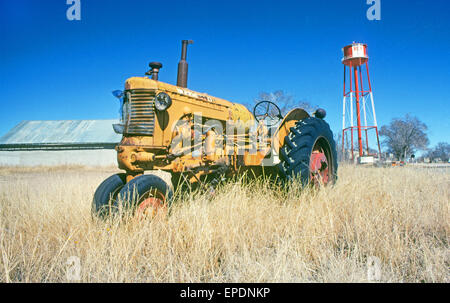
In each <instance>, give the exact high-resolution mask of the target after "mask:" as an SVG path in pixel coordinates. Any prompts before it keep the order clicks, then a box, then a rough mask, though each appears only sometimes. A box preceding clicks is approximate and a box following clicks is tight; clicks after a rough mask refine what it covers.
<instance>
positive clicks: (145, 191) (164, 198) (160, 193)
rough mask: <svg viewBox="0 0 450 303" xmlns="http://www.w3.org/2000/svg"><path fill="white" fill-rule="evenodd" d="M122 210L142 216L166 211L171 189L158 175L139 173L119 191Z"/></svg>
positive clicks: (170, 200) (171, 192)
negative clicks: (139, 174)
mask: <svg viewBox="0 0 450 303" xmlns="http://www.w3.org/2000/svg"><path fill="white" fill-rule="evenodd" d="M119 195H120V199H122V203H123V204H122V205H123V210H125V211H131V213H132V214H136V215H138V216H143V217H150V218H152V217H154V216H155V215H156V214H157V213H158V212H160V211H163V212H166V211H167V210H168V208H169V206H170V205H171V202H172V199H173V190H172V189H171V188H170V186H169V185H168V184H167V183H166V182H165V181H164V180H163V179H161V178H160V177H158V176H155V175H141V176H138V177H136V178H134V179H133V180H131V181H130V182H128V183H127V184H126V185H125V186H124V187H123V188H122V190H121V191H120V193H119Z"/></svg>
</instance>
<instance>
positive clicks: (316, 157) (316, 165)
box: [309, 147, 329, 185]
mask: <svg viewBox="0 0 450 303" xmlns="http://www.w3.org/2000/svg"><path fill="white" fill-rule="evenodd" d="M309 171H310V177H311V182H314V185H320V184H324V185H327V184H328V182H329V173H328V160H327V157H326V156H325V153H324V152H323V149H322V148H321V147H318V148H316V149H314V150H313V152H312V153H311V158H310V161H309Z"/></svg>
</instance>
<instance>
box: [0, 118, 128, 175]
mask: <svg viewBox="0 0 450 303" xmlns="http://www.w3.org/2000/svg"><path fill="white" fill-rule="evenodd" d="M114 123H118V121H117V120H56V121H22V122H20V123H19V124H18V125H17V126H15V127H14V128H13V129H11V130H10V131H9V132H8V133H7V134H6V135H4V136H3V137H1V138H0V165H2V166H11V165H12V166H22V165H23V166H36V165H48V166H52V165H71V164H72V165H73V164H76V165H95V166H98V165H100V166H108V165H116V163H117V161H116V152H115V150H114V147H115V146H116V144H117V143H119V142H120V139H121V135H119V134H116V133H115V132H114V130H113V128H112V124H114Z"/></svg>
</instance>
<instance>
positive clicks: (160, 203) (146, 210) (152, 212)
mask: <svg viewBox="0 0 450 303" xmlns="http://www.w3.org/2000/svg"><path fill="white" fill-rule="evenodd" d="M145 196H146V198H144V199H143V200H142V202H141V203H139V205H138V207H137V215H138V217H150V218H153V217H155V216H156V215H157V214H158V213H159V212H161V211H165V210H166V209H167V206H166V203H165V200H166V199H165V197H164V195H163V194H162V193H161V192H159V191H153V192H148V193H147V194H145Z"/></svg>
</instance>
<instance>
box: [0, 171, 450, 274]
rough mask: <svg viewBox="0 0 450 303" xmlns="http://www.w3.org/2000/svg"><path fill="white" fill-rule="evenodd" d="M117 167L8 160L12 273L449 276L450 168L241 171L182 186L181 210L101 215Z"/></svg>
mask: <svg viewBox="0 0 450 303" xmlns="http://www.w3.org/2000/svg"><path fill="white" fill-rule="evenodd" d="M113 172H114V171H113V170H110V171H107V170H103V171H101V172H99V171H96V170H94V169H88V168H68V167H66V168H62V169H44V170H39V169H36V170H33V169H31V170H27V169H19V170H17V169H12V168H7V169H0V212H1V213H0V226H1V231H0V252H1V256H0V281H3V282H9V281H11V282H66V281H67V276H66V270H67V265H66V262H67V259H68V258H69V257H70V256H77V257H79V258H80V261H81V281H85V282H113V281H117V282H140V281H143V282H297V281H305V282H313V281H314V282H315V281H318V282H365V281H367V265H366V261H367V258H368V257H370V256H376V257H378V258H379V259H380V260H381V272H382V277H381V281H386V282H422V281H424V282H449V281H450V275H449V273H450V272H449V267H450V259H449V244H448V243H449V222H450V212H449V192H448V188H449V175H450V174H449V171H448V169H441V170H435V169H415V168H408V167H402V168H363V167H351V166H343V167H341V168H340V171H339V182H338V184H337V185H336V186H335V187H329V188H325V189H322V190H320V191H314V190H305V191H299V190H298V189H297V187H295V186H293V187H292V188H291V189H290V190H288V191H286V192H284V191H281V190H279V189H276V188H273V186H271V185H270V184H269V182H267V181H262V180H259V181H256V182H252V183H251V184H247V185H243V184H242V182H238V181H235V182H232V181H231V182H229V183H227V184H225V185H224V186H223V187H221V188H219V190H218V191H217V193H216V195H215V196H213V197H211V196H210V195H206V194H201V193H193V194H187V195H186V196H185V197H183V198H178V199H177V201H176V204H175V205H174V207H173V210H172V213H171V215H170V216H169V217H157V218H156V219H154V220H146V221H137V220H131V221H129V222H126V223H121V224H120V223H119V222H118V221H112V222H102V221H97V220H92V219H91V215H90V207H91V199H92V195H93V193H94V191H95V188H96V186H97V185H98V184H99V183H100V182H101V181H102V180H103V179H104V178H106V177H107V176H109V175H110V174H112V173H113Z"/></svg>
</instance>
